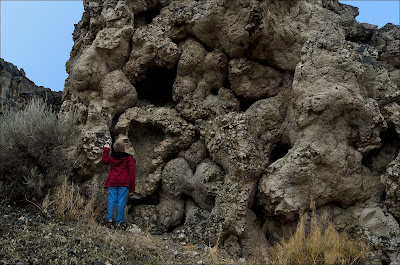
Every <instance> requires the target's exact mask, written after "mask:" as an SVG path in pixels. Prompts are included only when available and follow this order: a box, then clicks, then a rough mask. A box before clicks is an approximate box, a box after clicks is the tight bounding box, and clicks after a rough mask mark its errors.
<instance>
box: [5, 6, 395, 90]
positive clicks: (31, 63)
mask: <svg viewBox="0 0 400 265" xmlns="http://www.w3.org/2000/svg"><path fill="white" fill-rule="evenodd" d="M340 2H341V3H345V4H349V5H353V6H357V7H359V8H360V15H359V16H358V17H357V18H356V19H357V20H358V21H359V22H367V23H370V24H374V25H378V26H379V27H382V26H384V25H385V24H386V23H388V22H391V23H393V24H397V25H398V24H399V13H400V7H399V0H392V1H384V0H381V1H372V0H359V1H346V0H342V1H340ZM0 9H1V14H0V15H1V21H0V23H1V30H0V31H1V38H0V57H1V58H3V59H4V60H6V61H8V62H11V63H13V64H14V65H16V66H17V67H18V68H24V70H25V73H26V76H27V77H28V78H29V79H31V80H32V81H33V82H35V84H36V85H38V86H44V87H48V88H51V89H52V90H55V91H61V90H63V88H64V81H65V79H66V78H67V73H66V72H65V63H66V62H67V60H68V58H69V53H70V51H71V48H72V45H73V41H72V32H73V30H74V24H76V23H78V22H79V20H80V19H81V17H82V14H83V2H82V0H69V1H68V0H65V1H62V0H42V1H34V0H25V1H22V0H0Z"/></svg>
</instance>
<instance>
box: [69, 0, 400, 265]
mask: <svg viewBox="0 0 400 265" xmlns="http://www.w3.org/2000/svg"><path fill="white" fill-rule="evenodd" d="M84 7H85V13H84V14H83V16H82V20H81V21H80V22H79V24H77V25H76V28H75V32H74V34H73V38H74V42H75V44H74V46H73V48H72V51H71V58H70V59H69V61H68V62H67V72H68V73H69V76H68V78H67V80H66V85H65V89H64V94H63V98H64V102H63V105H62V108H61V113H70V112H74V113H76V114H77V117H78V121H79V126H80V128H81V130H82V132H83V141H84V145H83V147H82V148H81V156H80V157H79V159H78V160H79V163H76V166H77V169H80V170H77V172H79V174H80V175H79V176H80V178H81V181H83V182H85V181H86V182H87V183H97V185H99V186H101V185H102V182H103V180H104V178H105V176H106V174H107V171H106V169H105V168H104V167H103V166H101V165H100V164H99V161H100V158H101V153H102V146H103V144H104V143H105V141H106V140H108V139H112V140H114V141H115V140H116V139H125V140H126V142H127V143H128V151H129V152H131V153H132V154H134V155H135V157H136V158H137V173H138V174H137V191H136V192H135V193H134V195H133V196H132V197H131V200H130V203H131V204H134V205H133V206H132V207H133V210H132V211H133V212H134V215H136V216H134V218H135V220H139V219H140V218H142V219H143V220H147V221H148V224H149V226H150V225H151V226H152V230H153V231H155V232H158V233H163V232H166V231H171V230H173V229H175V228H176V227H182V226H183V227H185V228H186V231H188V233H189V237H190V238H191V239H192V240H194V241H196V240H198V241H202V242H206V243H215V241H216V237H217V235H218V234H219V233H220V235H221V241H222V244H223V245H224V246H225V248H227V249H230V252H232V253H235V254H238V255H248V254H251V251H252V248H253V247H254V245H255V244H257V240H256V239H258V238H260V235H262V234H263V232H262V229H261V226H262V225H263V224H264V223H265V224H266V236H267V238H268V239H269V240H271V241H274V240H279V239H280V238H281V237H282V236H284V235H285V234H287V233H289V232H290V229H291V228H292V227H293V224H294V223H295V222H296V220H297V218H298V217H299V215H300V214H301V213H303V212H306V211H308V210H309V209H310V200H311V199H312V200H314V201H315V203H316V206H317V209H318V212H322V211H324V210H329V213H330V216H331V218H332V220H333V221H334V222H335V224H336V226H337V228H338V229H343V230H346V231H348V232H351V233H355V234H357V233H359V234H363V233H364V234H366V235H368V236H367V239H368V240H369V241H370V242H371V244H372V243H374V247H373V249H372V252H371V253H372V254H371V260H372V263H374V264H380V262H382V261H384V262H392V264H397V263H396V262H400V256H399V254H398V251H396V247H398V246H399V244H400V229H399V223H398V222H399V220H400V210H399V209H400V204H399V199H400V191H399V187H400V186H399V181H400V180H399V174H400V173H399V172H400V171H399V163H400V158H399V151H400V138H399V134H400V128H399V126H400V123H399V122H400V116H399V115H400V112H399V111H400V107H399V103H400V102H399V99H400V91H399V84H400V83H399V81H400V78H399V73H400V63H399V60H400V59H399V58H400V56H399V55H400V54H399V53H400V51H399V47H400V45H399V44H400V27H399V26H395V25H391V24H388V25H386V26H385V27H383V28H381V29H378V28H377V27H376V26H373V25H368V24H360V23H358V22H357V21H356V20H355V19H354V18H355V17H356V16H357V14H358V11H357V9H356V8H354V7H351V6H347V5H343V4H340V3H339V2H338V1H337V0H321V1H311V0H301V1H300V0H298V1H273V0H268V1H256V0H240V1H228V0H210V1H205V0H198V1H197V0H154V1H145V0H140V1H122V0H119V1H116V0H115V1H105V0H104V1H103V0H85V1H84ZM143 222H145V221H143ZM151 223H152V224H151ZM364 234H363V235H364ZM382 237H385V238H387V239H388V240H386V241H385V242H383V241H382V240H381V239H380V238H382ZM379 240H381V241H379Z"/></svg>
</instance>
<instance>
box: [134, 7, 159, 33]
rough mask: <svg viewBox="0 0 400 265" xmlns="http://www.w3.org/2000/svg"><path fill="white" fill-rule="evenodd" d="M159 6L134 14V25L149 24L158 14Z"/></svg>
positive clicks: (136, 26)
mask: <svg viewBox="0 0 400 265" xmlns="http://www.w3.org/2000/svg"><path fill="white" fill-rule="evenodd" d="M160 11H161V8H152V9H149V10H146V11H143V12H140V13H138V14H136V15H135V21H134V27H135V28H138V27H140V26H144V25H147V24H150V23H151V22H152V21H153V19H154V18H155V17H157V16H158V15H159V14H160Z"/></svg>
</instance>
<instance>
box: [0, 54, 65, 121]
mask: <svg viewBox="0 0 400 265" xmlns="http://www.w3.org/2000/svg"><path fill="white" fill-rule="evenodd" d="M61 97H62V92H54V91H51V90H50V89H49V88H45V87H42V86H40V87H39V86H36V85H35V83H33V82H32V81H31V80H29V79H28V78H27V77H26V76H25V72H24V69H22V68H21V69H20V70H18V68H17V67H16V66H14V65H13V64H12V63H8V62H6V61H4V60H3V59H2V58H0V114H1V113H3V112H4V111H5V110H9V109H12V110H17V109H21V108H23V107H24V106H25V104H26V103H27V102H28V100H29V99H31V98H41V99H43V100H45V101H46V102H47V103H48V105H49V106H51V108H52V109H53V110H54V111H57V112H58V111H59V110H60V108H61V103H62V100H61Z"/></svg>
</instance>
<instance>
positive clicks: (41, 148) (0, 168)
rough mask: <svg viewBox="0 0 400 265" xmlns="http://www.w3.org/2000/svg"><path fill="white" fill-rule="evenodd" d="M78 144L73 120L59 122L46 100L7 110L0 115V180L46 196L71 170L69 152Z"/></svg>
mask: <svg viewBox="0 0 400 265" xmlns="http://www.w3.org/2000/svg"><path fill="white" fill-rule="evenodd" d="M78 141H79V132H78V129H77V126H75V121H74V117H65V118H64V119H62V120H60V119H58V117H57V114H56V113H55V112H53V111H52V110H51V109H50V108H49V107H48V106H47V104H46V103H45V102H44V101H43V100H40V99H32V100H31V101H30V102H28V104H27V105H26V107H25V108H24V109H22V110H18V111H7V112H5V113H4V114H3V115H1V116H0V150H1V152H0V179H1V180H2V181H3V182H6V183H13V185H12V186H13V187H16V188H17V189H18V188H21V187H23V186H25V187H26V186H27V187H29V188H30V189H29V190H30V192H33V193H34V194H33V195H35V193H36V194H41V195H44V193H43V192H44V191H45V190H46V189H47V188H49V187H54V186H59V185H60V184H61V183H60V180H59V178H58V176H60V175H63V174H65V173H66V172H68V171H69V170H71V163H72V161H71V159H69V157H68V154H67V153H68V149H69V148H70V147H71V146H76V145H77V143H78Z"/></svg>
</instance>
